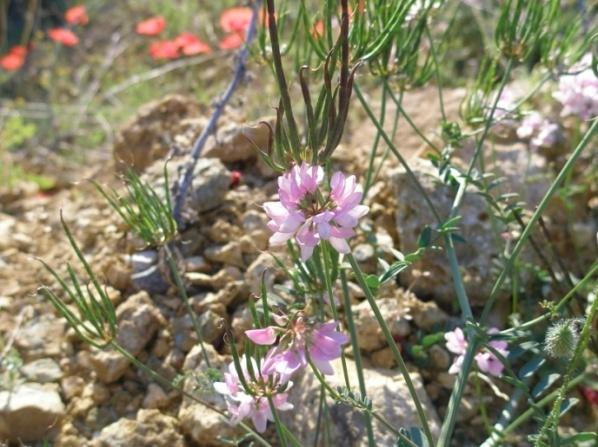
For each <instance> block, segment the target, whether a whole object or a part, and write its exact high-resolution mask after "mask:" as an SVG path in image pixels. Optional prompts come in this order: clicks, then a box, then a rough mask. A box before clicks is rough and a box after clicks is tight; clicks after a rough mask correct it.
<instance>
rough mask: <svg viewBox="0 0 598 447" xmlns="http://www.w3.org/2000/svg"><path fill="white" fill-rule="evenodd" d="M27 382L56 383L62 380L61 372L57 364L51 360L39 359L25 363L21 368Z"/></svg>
mask: <svg viewBox="0 0 598 447" xmlns="http://www.w3.org/2000/svg"><path fill="white" fill-rule="evenodd" d="M21 374H23V375H24V376H25V377H26V378H27V379H28V380H30V381H32V382H37V383H47V382H57V381H59V380H60V379H61V378H62V371H61V369H60V366H58V363H56V361H54V360H52V359H48V358H45V359H39V360H34V361H33V362H30V363H27V364H26V365H24V366H23V367H22V368H21Z"/></svg>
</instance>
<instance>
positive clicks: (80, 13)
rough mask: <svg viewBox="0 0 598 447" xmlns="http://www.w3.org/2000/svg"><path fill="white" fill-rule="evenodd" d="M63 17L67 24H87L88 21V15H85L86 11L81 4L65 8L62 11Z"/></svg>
mask: <svg viewBox="0 0 598 447" xmlns="http://www.w3.org/2000/svg"><path fill="white" fill-rule="evenodd" d="M64 19H65V20H66V23H68V24H69V25H87V24H88V23H89V17H87V11H86V10H85V6H83V5H78V6H73V7H72V8H69V9H67V10H66V12H65V13H64Z"/></svg>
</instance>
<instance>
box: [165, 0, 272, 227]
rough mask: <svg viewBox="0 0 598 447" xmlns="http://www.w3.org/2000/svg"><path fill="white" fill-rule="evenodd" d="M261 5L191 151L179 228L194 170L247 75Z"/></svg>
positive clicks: (179, 195) (177, 206)
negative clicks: (224, 112) (250, 48)
mask: <svg viewBox="0 0 598 447" xmlns="http://www.w3.org/2000/svg"><path fill="white" fill-rule="evenodd" d="M261 4H262V2H261V0H255V1H254V2H253V6H252V9H253V14H252V16H251V23H250V25H249V29H248V30H247V35H246V38H245V45H244V46H243V48H242V49H241V51H240V52H239V55H238V58H237V64H236V67H235V71H234V73H233V78H232V80H231V81H230V83H229V85H228V87H227V88H226V90H225V91H224V93H223V94H222V96H221V97H220V99H219V100H218V102H217V103H216V106H215V108H214V112H213V113H212V116H211V117H210V120H209V121H208V124H207V125H206V127H204V129H203V131H202V132H201V134H200V135H199V137H198V138H197V140H196V141H195V144H194V146H193V150H192V151H191V160H190V161H189V163H188V165H187V167H186V169H185V172H184V174H183V176H182V177H181V179H180V181H179V184H178V187H177V189H176V195H175V200H174V211H173V215H174V219H175V220H176V222H177V224H178V225H179V227H180V226H181V224H182V213H181V212H182V208H183V203H184V202H185V196H186V195H187V192H188V190H189V186H190V185H191V181H192V180H193V170H194V169H195V165H196V164H197V160H198V159H199V156H200V154H201V150H202V149H203V147H204V145H205V144H206V141H207V140H208V137H209V136H210V135H211V134H212V133H213V132H214V130H215V129H216V124H217V123H218V119H219V118H220V115H222V112H223V111H224V107H225V106H226V104H227V103H228V101H229V100H230V99H231V97H232V95H233V93H234V91H235V90H236V88H237V87H238V85H239V84H240V83H241V81H242V80H243V77H244V75H245V71H246V66H245V65H246V63H247V58H248V57H249V47H250V46H251V42H252V41H253V39H254V38H255V35H256V33H257V22H258V18H259V10H260V6H261Z"/></svg>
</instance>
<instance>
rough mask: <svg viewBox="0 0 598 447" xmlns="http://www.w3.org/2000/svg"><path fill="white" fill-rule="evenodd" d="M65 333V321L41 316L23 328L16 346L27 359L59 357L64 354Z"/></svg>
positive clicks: (16, 340)
mask: <svg viewBox="0 0 598 447" xmlns="http://www.w3.org/2000/svg"><path fill="white" fill-rule="evenodd" d="M65 331H66V325H65V322H64V320H62V319H60V318H56V317H53V316H52V315H41V316H39V317H35V318H33V319H32V320H30V321H28V322H27V323H26V324H25V325H24V326H23V327H22V328H21V330H20V331H19V336H18V337H17V338H16V339H15V345H16V346H17V348H18V349H19V351H20V352H21V355H22V356H23V357H24V358H26V359H30V360H33V359H39V358H43V357H58V356H59V355H61V354H62V353H63V352H64V350H63V346H62V345H63V343H64V342H65V339H64V338H65Z"/></svg>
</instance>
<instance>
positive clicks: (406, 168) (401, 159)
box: [354, 84, 442, 222]
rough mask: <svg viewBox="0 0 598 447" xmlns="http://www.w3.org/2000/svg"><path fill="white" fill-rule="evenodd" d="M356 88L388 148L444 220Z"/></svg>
mask: <svg viewBox="0 0 598 447" xmlns="http://www.w3.org/2000/svg"><path fill="white" fill-rule="evenodd" d="M354 90H355V94H356V95H357V97H358V98H359V101H360V102H361V105H362V106H363V108H364V110H365V111H366V113H367V115H368V116H369V118H370V120H371V121H372V123H374V126H376V128H377V129H378V132H379V133H380V136H381V137H382V139H383V140H384V141H385V142H386V144H387V145H388V148H389V149H390V151H391V152H392V153H393V154H394V155H395V157H397V159H398V160H399V163H401V165H402V166H403V168H404V169H405V172H407V175H408V176H409V178H410V179H411V180H412V181H413V183H414V184H415V187H416V189H417V190H418V191H419V192H420V194H421V195H422V197H423V199H424V200H425V201H426V203H427V204H428V206H429V207H430V210H431V211H432V214H434V217H435V218H436V220H437V221H438V222H442V219H441V218H440V214H438V211H437V210H436V207H435V206H434V204H433V203H432V200H431V199H430V197H429V196H428V193H427V192H426V190H425V189H424V188H423V186H422V185H421V183H420V182H419V180H418V179H417V177H416V176H415V174H414V173H413V171H412V170H411V168H410V167H409V164H408V163H407V161H406V160H405V158H403V156H402V155H401V154H400V152H399V151H398V150H397V148H396V147H395V145H394V144H393V142H392V140H391V139H390V137H389V136H388V134H387V133H386V132H385V131H384V129H383V128H382V126H381V125H380V123H379V122H378V120H377V119H376V116H375V115H374V112H373V111H372V109H371V108H370V106H369V104H368V102H367V101H366V99H365V97H364V96H363V94H362V93H361V89H360V88H359V86H358V85H357V84H355V85H354ZM389 93H390V95H391V96H392V91H390V92H389Z"/></svg>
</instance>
